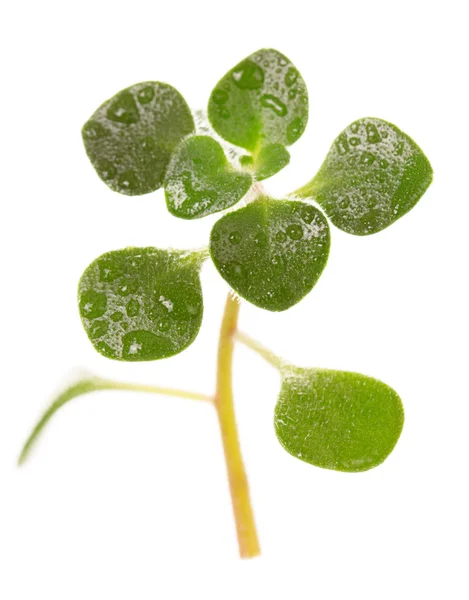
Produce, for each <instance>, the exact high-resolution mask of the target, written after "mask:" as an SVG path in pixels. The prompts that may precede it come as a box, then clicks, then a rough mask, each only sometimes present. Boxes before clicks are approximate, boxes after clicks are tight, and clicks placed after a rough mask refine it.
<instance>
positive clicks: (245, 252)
mask: <svg viewBox="0 0 469 600" xmlns="http://www.w3.org/2000/svg"><path fill="white" fill-rule="evenodd" d="M329 246H330V234H329V226H328V224H327V220H326V218H325V217H324V215H323V214H322V213H321V212H320V211H319V210H318V209H317V208H315V207H313V206H311V205H309V204H306V203H305V202H296V201H288V200H272V199H271V198H268V197H261V198H258V199H257V200H255V201H254V202H252V203H251V204H248V205H247V206H246V207H244V208H240V209H239V210H236V211H234V212H231V213H228V214H227V215H225V216H223V217H222V218H221V219H220V220H219V221H217V223H215V225H214V227H213V229H212V232H211V235H210V255H211V257H212V259H213V262H214V263H215V266H216V268H217V269H218V271H219V272H220V274H221V276H222V277H223V278H224V279H226V281H227V282H228V283H229V284H230V285H231V287H232V288H233V289H234V290H236V292H238V294H239V295H240V296H242V297H243V298H245V299H246V300H248V301H249V302H252V303H253V304H255V305H256V306H259V307H261V308H265V309H267V310H272V311H281V310H286V309H287V308H290V307H291V306H293V305H294V304H296V303H297V302H299V301H300V300H301V299H302V298H303V297H304V296H305V295H306V294H307V293H308V292H310V291H311V289H312V288H313V286H314V285H315V283H316V281H317V280H318V279H319V276H320V275H321V273H322V270H323V269H324V267H325V265H326V262H327V258H328V256H329Z"/></svg>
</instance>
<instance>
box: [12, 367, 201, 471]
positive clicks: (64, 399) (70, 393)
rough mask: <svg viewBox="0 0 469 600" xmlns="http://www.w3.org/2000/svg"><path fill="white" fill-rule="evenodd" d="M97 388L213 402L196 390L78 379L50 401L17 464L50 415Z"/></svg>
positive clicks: (22, 458) (30, 446)
mask: <svg viewBox="0 0 469 600" xmlns="http://www.w3.org/2000/svg"><path fill="white" fill-rule="evenodd" d="M99 390H127V391H131V392H147V393H152V394H160V395H163V396H177V397H179V398H189V399H191V400H202V401H204V402H213V398H212V397H211V396H206V395H205V394H198V393H196V392H187V391H185V390H176V389H172V388H162V387H155V386H152V385H140V384H136V383H124V382H120V381H111V380H108V379H100V378H98V377H89V378H87V379H82V380H81V381H78V382H77V383H75V384H74V385H72V386H70V387H69V388H67V389H66V390H65V391H64V392H62V393H61V394H60V395H59V397H58V398H57V399H56V400H54V402H52V404H51V405H50V406H49V408H48V409H47V410H46V411H45V412H44V413H43V415H42V416H41V418H40V419H39V421H38V422H37V424H36V426H35V427H34V429H33V431H32V432H31V434H30V436H29V437H28V439H27V440H26V443H25V444H24V446H23V449H22V450H21V454H20V456H19V458H18V465H21V464H23V463H24V461H25V460H26V459H27V457H28V456H29V454H30V452H31V448H32V447H33V445H34V443H35V442H36V440H37V438H38V437H39V435H40V434H41V432H42V431H43V429H44V427H45V426H46V425H47V423H48V422H49V421H50V419H51V418H52V416H53V415H54V414H55V413H56V412H57V411H58V410H59V408H61V407H62V406H64V404H67V403H68V402H70V400H73V399H74V398H77V397H78V396H82V395H83V394H89V393H90V392H96V391H99Z"/></svg>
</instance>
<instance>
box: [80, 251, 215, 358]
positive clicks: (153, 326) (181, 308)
mask: <svg viewBox="0 0 469 600" xmlns="http://www.w3.org/2000/svg"><path fill="white" fill-rule="evenodd" d="M203 259H204V256H203V255H202V253H197V252H184V251H177V250H159V249H157V248H126V249H124V250H115V251H113V252H107V253H106V254H103V255H102V256H100V257H99V258H97V259H96V260H95V261H94V262H92V263H91V264H90V265H89V266H88V267H87V268H86V270H85V271H84V273H83V275H82V277H81V280H80V283H79V286H78V302H79V309H80V315H81V319H82V322H83V326H84V328H85V330H86V333H87V334H88V337H89V338H90V340H91V342H92V344H93V346H94V347H95V348H96V350H98V351H99V352H100V353H101V354H104V356H106V357H108V358H114V359H117V360H125V361H141V360H155V359H158V358H166V357H168V356H173V355H174V354H178V353H179V352H181V351H182V350H184V349H185V348H187V346H189V344H191V343H192V342H193V341H194V339H195V338H196V336H197V333H198V332H199V329H200V325H201V322H202V312H203V301H202V290H201V286H200V278H199V271H200V266H201V263H202V261H203Z"/></svg>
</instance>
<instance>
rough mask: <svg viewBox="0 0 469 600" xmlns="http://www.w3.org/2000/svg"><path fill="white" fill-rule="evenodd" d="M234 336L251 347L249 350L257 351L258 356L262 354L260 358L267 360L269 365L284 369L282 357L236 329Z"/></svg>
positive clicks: (280, 369) (279, 369)
mask: <svg viewBox="0 0 469 600" xmlns="http://www.w3.org/2000/svg"><path fill="white" fill-rule="evenodd" d="M235 338H236V339H237V340H238V342H241V343H242V344H244V345H245V346H247V347H248V348H251V350H254V352H257V354H259V356H262V358H263V359H264V360H265V361H267V362H268V363H269V365H272V366H273V367H274V368H275V369H277V370H278V371H282V370H283V369H284V367H285V365H286V363H285V361H284V360H283V359H282V358H280V357H278V356H276V355H275V354H274V353H273V352H271V351H270V350H268V349H267V348H266V347H265V346H263V345H262V344H260V343H259V342H256V340H253V339H252V338H251V337H249V336H248V335H247V334H246V333H243V332H242V331H237V332H236V333H235Z"/></svg>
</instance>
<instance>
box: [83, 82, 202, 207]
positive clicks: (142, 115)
mask: <svg viewBox="0 0 469 600" xmlns="http://www.w3.org/2000/svg"><path fill="white" fill-rule="evenodd" d="M193 129H194V124H193V120H192V116H191V114H190V110H189V108H188V106H187V104H186V102H185V101H184V99H183V98H182V96H181V95H180V94H179V92H177V90H175V89H174V88H172V87H171V86H169V85H167V84H164V83H159V82H144V83H139V84H136V85H134V86H132V87H130V88H127V89H125V90H123V91H121V92H119V93H118V94H116V96H114V97H113V98H111V99H110V100H108V101H107V102H105V103H104V104H103V105H102V106H100V107H99V108H98V110H97V111H96V112H95V113H94V114H93V116H92V117H91V119H90V120H89V121H88V122H87V123H86V124H85V126H84V127H83V140H84V143H85V147H86V151H87V153H88V156H89V158H90V160H91V162H92V163H93V166H94V167H95V169H96V170H97V172H98V174H99V176H100V177H101V179H103V180H104V181H105V182H106V183H107V185H108V186H109V187H111V188H112V189H114V190H115V191H118V192H120V193H123V194H129V195H133V194H144V193H148V192H151V191H154V190H155V189H158V188H159V187H160V186H161V185H162V182H163V177H164V171H165V169H166V166H167V163H168V161H169V158H170V156H171V150H172V149H174V148H175V147H176V145H177V144H178V143H179V141H180V140H181V139H182V138H183V137H185V136H186V135H188V134H189V133H191V132H192V131H193Z"/></svg>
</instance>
